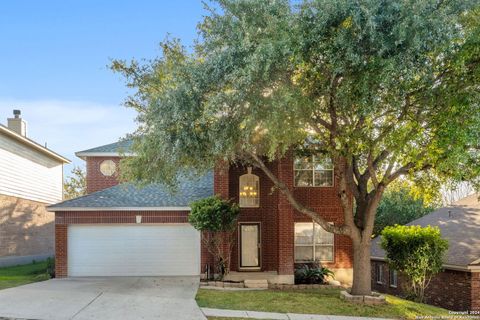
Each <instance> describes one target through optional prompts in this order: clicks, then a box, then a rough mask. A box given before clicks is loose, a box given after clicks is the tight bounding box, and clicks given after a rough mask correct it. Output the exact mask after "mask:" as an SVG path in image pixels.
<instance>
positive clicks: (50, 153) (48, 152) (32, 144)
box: [0, 125, 71, 163]
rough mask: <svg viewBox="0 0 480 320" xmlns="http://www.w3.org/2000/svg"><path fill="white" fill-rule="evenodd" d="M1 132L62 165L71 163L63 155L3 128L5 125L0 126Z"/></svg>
mask: <svg viewBox="0 0 480 320" xmlns="http://www.w3.org/2000/svg"><path fill="white" fill-rule="evenodd" d="M0 131H1V132H3V133H5V134H6V135H8V136H9V137H11V138H13V139H15V140H17V141H19V142H20V143H23V144H25V145H27V146H29V147H32V148H33V149H35V150H37V151H39V152H41V153H43V154H46V155H47V156H49V157H50V158H54V159H56V160H58V161H59V162H62V163H70V162H71V161H70V160H69V159H67V158H65V157H63V156H61V155H59V154H58V153H56V152H53V151H52V150H50V149H48V148H45V147H43V146H41V145H40V144H38V143H36V142H34V141H32V140H30V139H28V138H27V137H24V136H22V135H20V134H18V133H16V132H14V131H12V130H10V129H8V128H7V127H5V126H3V125H0Z"/></svg>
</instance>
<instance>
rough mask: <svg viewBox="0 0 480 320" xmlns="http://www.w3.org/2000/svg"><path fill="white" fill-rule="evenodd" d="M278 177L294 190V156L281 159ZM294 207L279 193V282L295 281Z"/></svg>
mask: <svg viewBox="0 0 480 320" xmlns="http://www.w3.org/2000/svg"><path fill="white" fill-rule="evenodd" d="M277 176H278V179H280V181H282V182H283V183H285V184H286V185H287V186H288V187H289V188H290V190H293V183H294V182H293V158H292V157H291V156H290V155H288V156H287V157H286V158H284V159H281V160H279V163H278V173H277ZM293 213H294V211H293V207H292V205H291V204H290V203H289V202H288V200H287V197H286V196H285V195H283V193H281V192H279V195H278V274H279V282H281V283H293V282H294V253H293V249H294V222H293Z"/></svg>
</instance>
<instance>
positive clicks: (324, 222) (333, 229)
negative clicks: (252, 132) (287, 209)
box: [248, 152, 350, 235]
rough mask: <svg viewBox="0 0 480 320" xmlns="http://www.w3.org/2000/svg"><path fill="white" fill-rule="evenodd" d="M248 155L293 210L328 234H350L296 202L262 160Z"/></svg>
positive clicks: (346, 229)
mask: <svg viewBox="0 0 480 320" xmlns="http://www.w3.org/2000/svg"><path fill="white" fill-rule="evenodd" d="M248 154H249V155H250V157H251V158H252V160H253V162H254V163H255V165H256V166H258V167H259V168H260V169H261V170H262V171H263V172H264V173H265V175H266V176H267V177H268V178H269V179H270V180H271V181H272V182H273V183H274V185H275V186H276V187H277V188H278V189H279V190H280V191H281V192H282V193H283V194H284V195H285V196H286V197H287V200H288V202H289V203H290V204H291V205H292V206H293V207H294V208H295V210H297V211H299V212H301V213H303V214H305V215H306V216H308V217H310V218H312V220H313V221H315V222H316V223H318V224H319V225H320V226H322V228H323V229H325V230H327V231H328V232H333V233H336V234H343V235H349V234H350V228H349V227H347V226H346V225H340V226H336V225H332V224H330V223H329V222H328V221H327V220H325V219H324V218H323V217H321V216H320V215H319V214H318V213H316V212H315V211H313V210H311V209H309V208H307V207H306V206H304V205H303V204H301V203H300V202H298V201H297V200H296V199H295V196H294V195H293V193H292V191H291V190H290V189H289V188H288V187H287V186H286V185H285V183H283V182H282V181H280V180H279V179H278V178H277V177H276V176H275V175H274V174H273V172H272V171H271V170H270V169H269V168H268V167H267V166H266V165H265V163H264V162H263V161H262V159H260V157H258V155H256V154H255V153H254V152H248Z"/></svg>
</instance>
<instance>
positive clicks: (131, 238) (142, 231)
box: [67, 224, 200, 277]
mask: <svg viewBox="0 0 480 320" xmlns="http://www.w3.org/2000/svg"><path fill="white" fill-rule="evenodd" d="M67 252H68V274H69V276H71V277H79V276H185V275H199V274H200V233H199V232H198V231H197V230H195V229H194V228H193V227H192V226H191V225H189V224H172V225H161V226H159V225H71V226H69V228H68V251H67Z"/></svg>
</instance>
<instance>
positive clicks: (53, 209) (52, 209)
mask: <svg viewBox="0 0 480 320" xmlns="http://www.w3.org/2000/svg"><path fill="white" fill-rule="evenodd" d="M190 210H191V208H190V207H97V208H95V207H55V205H53V206H48V207H47V211H49V212H72V211H81V212H83V211H85V212H91V211H190Z"/></svg>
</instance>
